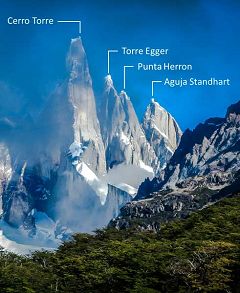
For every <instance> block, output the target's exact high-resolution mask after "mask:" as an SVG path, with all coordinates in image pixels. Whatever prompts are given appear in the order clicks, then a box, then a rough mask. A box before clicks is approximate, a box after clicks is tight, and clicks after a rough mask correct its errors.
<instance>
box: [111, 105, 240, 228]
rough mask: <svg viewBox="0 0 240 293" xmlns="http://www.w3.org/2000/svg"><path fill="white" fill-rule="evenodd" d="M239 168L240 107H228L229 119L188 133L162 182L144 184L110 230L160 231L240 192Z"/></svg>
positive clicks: (216, 120) (208, 123) (205, 125)
mask: <svg viewBox="0 0 240 293" xmlns="http://www.w3.org/2000/svg"><path fill="white" fill-rule="evenodd" d="M239 169H240V114H239V102H238V103H236V104H235V105H231V106H230V107H229V108H228V110H227V114H226V117H225V118H211V119H208V120H207V121H206V122H205V123H203V124H199V125H198V126H197V127H196V128H195V129H194V130H193V131H190V130H186V131H185V133H184V134H183V136H182V140H181V142H180V144H179V147H178V148H177V150H176V151H175V153H174V155H173V156H172V158H171V159H170V161H169V163H168V165H167V167H166V169H165V170H164V171H163V172H162V174H161V176H162V177H161V178H154V179H153V180H152V181H150V180H148V179H147V180H145V181H144V182H143V183H142V184H141V186H140V188H139V190H138V194H137V196H136V197H135V201H133V202H131V203H129V204H127V205H125V206H124V207H123V208H122V209H121V213H120V215H119V217H117V218H116V219H114V220H113V221H112V222H111V224H110V225H112V226H115V227H117V228H121V227H122V228H125V227H127V226H131V225H137V226H139V227H140V228H141V229H150V230H151V229H152V230H156V229H157V228H156V227H160V223H162V222H166V221H168V220H171V219H174V218H179V217H180V218H181V217H185V216H186V215H188V214H189V213H191V212H192V211H194V210H198V209H201V208H203V207H205V206H207V205H209V204H212V203H214V202H216V201H217V200H219V199H221V198H223V197H225V196H231V194H235V193H239V192H240V180H239V178H240V177H239V172H240V171H239ZM139 221H140V224H139Z"/></svg>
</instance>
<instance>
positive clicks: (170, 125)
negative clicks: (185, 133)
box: [142, 99, 182, 168]
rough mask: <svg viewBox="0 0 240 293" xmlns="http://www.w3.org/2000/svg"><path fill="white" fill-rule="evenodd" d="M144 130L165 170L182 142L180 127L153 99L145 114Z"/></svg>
mask: <svg viewBox="0 0 240 293" xmlns="http://www.w3.org/2000/svg"><path fill="white" fill-rule="evenodd" d="M142 128H143V130H144V131H145V135H146V138H147V140H148V142H149V143H150V145H152V146H153V148H154V150H155V153H156V155H157V157H158V158H159V160H160V164H159V166H160V168H163V167H164V166H165V165H166V162H167V161H168V160H169V159H170V158H171V156H172V154H173V153H174V151H175V149H176V148H177V146H178V144H179V142H180V139H181V136H182V131H181V129H180V127H179V126H178V124H177V122H176V121H175V119H174V118H173V117H172V115H171V114H170V113H168V112H167V111H166V110H165V109H164V108H163V107H162V106H160V105H159V103H158V102H156V101H155V100H154V99H151V103H150V104H149V105H148V106H147V109H146V112H145V114H144V118H143V123H142Z"/></svg>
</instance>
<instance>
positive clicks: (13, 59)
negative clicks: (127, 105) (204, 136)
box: [0, 0, 240, 129]
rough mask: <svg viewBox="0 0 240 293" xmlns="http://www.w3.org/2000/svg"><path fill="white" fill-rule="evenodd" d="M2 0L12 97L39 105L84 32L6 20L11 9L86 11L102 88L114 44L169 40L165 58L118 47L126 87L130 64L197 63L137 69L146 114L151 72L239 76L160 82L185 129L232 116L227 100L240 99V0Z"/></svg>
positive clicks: (2, 54) (26, 12) (64, 15)
mask: <svg viewBox="0 0 240 293" xmlns="http://www.w3.org/2000/svg"><path fill="white" fill-rule="evenodd" d="M0 4H1V10H0V16H1V18H0V34H1V42H0V65H1V66H0V85H1V84H4V85H5V86H6V87H8V88H10V89H11V90H13V91H14V94H13V95H12V98H11V99H9V105H11V103H12V104H16V100H17V103H18V104H20V105H22V106H24V109H25V110H26V111H30V112H33V113H36V112H37V111H39V109H41V107H43V105H44V103H45V101H46V100H47V98H48V96H49V94H50V92H51V91H52V90H53V89H54V87H55V85H56V84H57V83H59V82H61V81H62V80H63V79H64V78H66V76H67V73H66V70H65V57H66V53H67V50H68V47H69V44H70V39H71V38H74V37H77V36H78V33H77V28H76V26H75V25H72V24H71V25H69V24H68V25H66V24H57V25H53V26H47V27H44V26H33V25H31V26H10V25H8V24H7V23H6V19H7V17H8V16H14V17H17V18H22V17H31V16H38V17H43V18H45V17H49V18H51V17H52V18H54V19H80V20H81V21H82V39H83V43H84V46H85V49H86V52H87V56H88V62H89V66H90V71H91V75H92V78H93V83H94V89H95V92H96V95H97V96H100V94H101V92H102V89H103V80H104V76H105V75H106V73H107V49H118V50H120V49H121V47H122V46H127V47H130V48H144V47H148V46H149V47H152V48H169V55H168V56H166V57H165V58H164V57H162V58H157V57H155V58H154V57H152V58H149V57H146V56H143V57H139V56H137V57H130V56H122V55H121V54H116V55H114V57H113V58H112V63H111V74H112V78H113V80H114V83H115V86H116V88H117V90H118V91H120V90H122V87H123V65H131V64H133V65H135V64H136V63H137V62H142V63H153V62H155V63H161V62H162V61H163V62H171V63H176V64H182V63H187V64H192V66H193V71H192V72H186V73H184V74H183V73H180V72H171V73H166V72H161V71H159V72H138V71H136V70H131V72H130V71H129V74H128V75H127V93H128V95H129V96H130V97H131V99H132V102H133V104H134V106H135V109H136V111H137V114H138V116H139V118H140V119H141V117H142V115H143V112H144V110H145V108H146V106H147V104H148V103H149V101H150V98H151V80H158V79H162V78H164V77H169V78H171V79H178V78H181V77H183V78H185V77H186V78H189V77H196V78H203V79H204V78H210V77H212V76H213V77H216V78H219V79H221V78H223V79H224V78H230V79H231V86H229V87H194V88H193V87H184V88H169V87H163V86H161V85H158V86H156V90H155V97H156V100H157V101H158V102H159V103H160V104H161V105H162V106H163V107H165V108H166V109H167V110H168V111H170V112H171V113H172V114H173V116H174V117H175V118H176V120H177V121H178V122H179V124H180V126H181V127H182V129H186V128H187V127H189V128H193V127H195V126H196V124H197V123H199V122H201V121H204V120H205V119H207V118H208V117H212V116H224V115H225V112H226V108H227V106H228V105H230V104H231V103H234V102H236V101H238V100H239V99H240V98H239V96H240V95H239V92H240V89H239V65H240V58H239V51H240V39H239V38H240V37H239V31H240V2H239V1H237V0H236V1H234V0H228V1H226V0H225V1H223V0H211V1H209V0H208V1H207V0H198V1H194V0H192V1H181V0H175V1H169V0H165V1H161V0H159V1H156V0H155V1H153V0H148V1H147V0H142V1H134V0H132V1H125V0H123V1H104V0H103V1H97V0H96V1H91V0H90V1H81V0H78V1H77V0H76V1H74V0H68V1H24V0H23V1H21V3H20V1H5V0H0ZM16 96H17V98H16ZM0 97H1V98H2V96H1V95H0ZM5 103H6V102H5ZM15 108H16V107H15ZM19 109H20V108H19Z"/></svg>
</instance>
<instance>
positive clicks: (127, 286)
mask: <svg viewBox="0 0 240 293" xmlns="http://www.w3.org/2000/svg"><path fill="white" fill-rule="evenodd" d="M239 210H240V197H239V196H235V197H232V198H228V199H225V200H222V201H220V202H219V203H217V204H215V205H212V206H210V207H208V208H207V209H204V210H202V211H200V212H197V213H193V214H192V215H191V216H189V217H188V218H187V219H185V220H176V221H174V222H171V223H168V224H166V225H164V226H163V227H162V229H161V232H160V233H159V234H154V233H150V232H137V231H136V230H134V229H131V230H124V231H117V230H114V229H104V230H99V231H96V234H95V235H89V234H76V235H75V236H74V237H73V240H72V241H69V242H66V243H64V244H63V245H62V246H60V247H59V249H58V250H57V251H56V252H46V251H42V252H35V253H33V254H32V255H30V256H17V255H15V254H12V253H7V252H4V251H1V253H0V264H1V267H0V292H4V293H5V292H14V293H15V292H19V293H24V292H28V293H30V292H31V293H32V292H67V293H74V292H84V293H85V292H89V293H90V292H91V293H94V292H104V293H107V292H134V293H141V292H142V293H154V292H174V293H176V292H184V293H185V292H240V278H239V276H240V214H239Z"/></svg>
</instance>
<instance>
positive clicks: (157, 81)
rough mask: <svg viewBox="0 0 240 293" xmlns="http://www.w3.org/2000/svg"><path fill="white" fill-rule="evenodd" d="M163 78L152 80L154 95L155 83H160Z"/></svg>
mask: <svg viewBox="0 0 240 293" xmlns="http://www.w3.org/2000/svg"><path fill="white" fill-rule="evenodd" d="M160 82H162V81H161V80H152V97H153V96H154V83H160Z"/></svg>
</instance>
